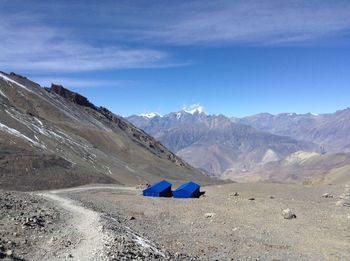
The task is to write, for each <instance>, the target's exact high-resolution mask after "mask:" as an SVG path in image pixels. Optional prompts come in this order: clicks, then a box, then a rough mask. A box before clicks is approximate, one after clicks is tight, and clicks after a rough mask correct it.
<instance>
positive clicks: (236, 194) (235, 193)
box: [230, 192, 239, 197]
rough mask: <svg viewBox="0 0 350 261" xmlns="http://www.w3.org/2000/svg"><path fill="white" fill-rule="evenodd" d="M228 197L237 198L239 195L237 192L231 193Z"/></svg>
mask: <svg viewBox="0 0 350 261" xmlns="http://www.w3.org/2000/svg"><path fill="white" fill-rule="evenodd" d="M230 196H232V197H238V196H239V194H238V192H233V193H231V194H230Z"/></svg>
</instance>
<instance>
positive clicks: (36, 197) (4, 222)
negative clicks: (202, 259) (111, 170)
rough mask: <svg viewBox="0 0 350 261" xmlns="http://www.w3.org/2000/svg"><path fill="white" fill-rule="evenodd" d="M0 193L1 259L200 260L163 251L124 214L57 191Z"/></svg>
mask: <svg viewBox="0 0 350 261" xmlns="http://www.w3.org/2000/svg"><path fill="white" fill-rule="evenodd" d="M83 190H84V189H83ZM0 196H1V197H0V209H1V215H0V228H1V230H0V259H5V260H197V258H196V257H193V256H189V255H186V254H178V253H175V254H173V253H171V252H169V251H167V250H165V249H162V250H160V248H159V247H158V246H157V245H156V244H154V243H152V242H150V241H149V240H148V239H146V238H144V237H142V236H141V235H139V234H137V233H136V232H134V231H133V230H132V229H131V228H129V227H127V226H125V220H126V219H125V218H124V217H123V216H117V215H110V214H108V213H101V212H97V211H93V210H90V209H88V208H85V207H84V206H81V205H80V204H79V203H77V202H75V201H73V200H70V199H69V198H66V197H63V196H61V195H60V193H59V192H58V191H52V192H40V193H36V194H34V193H24V192H5V191H0ZM128 219H132V217H129V218H128Z"/></svg>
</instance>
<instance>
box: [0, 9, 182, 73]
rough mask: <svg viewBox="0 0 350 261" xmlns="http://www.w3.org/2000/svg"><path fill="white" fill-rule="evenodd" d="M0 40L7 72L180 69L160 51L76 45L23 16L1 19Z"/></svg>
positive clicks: (64, 35)
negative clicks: (173, 67)
mask: <svg viewBox="0 0 350 261" xmlns="http://www.w3.org/2000/svg"><path fill="white" fill-rule="evenodd" d="M0 39H2V40H1V41H0V50H1V51H0V65H1V67H2V68H9V69H10V70H26V71H43V72H82V71H94V70H111V69H129V68H154V67H167V66H181V65H182V64H181V63H171V62H169V54H168V53H166V52H163V51H158V50H154V49H149V48H125V47H120V46H118V45H117V44H109V45H102V46H98V45H93V44H89V43H87V42H83V41H78V40H75V39H74V37H73V36H72V32H70V31H68V30H64V29H57V28H55V27H52V26H47V25H45V24H42V23H40V22H38V21H36V20H35V19H31V18H30V17H29V16H26V15H23V14H18V15H15V16H1V18H0Z"/></svg>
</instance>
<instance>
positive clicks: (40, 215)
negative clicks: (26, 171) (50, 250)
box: [0, 191, 62, 260]
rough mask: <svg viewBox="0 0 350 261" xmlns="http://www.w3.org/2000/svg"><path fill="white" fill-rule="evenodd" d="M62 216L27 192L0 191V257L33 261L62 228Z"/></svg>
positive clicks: (42, 253)
mask: <svg viewBox="0 0 350 261" xmlns="http://www.w3.org/2000/svg"><path fill="white" fill-rule="evenodd" d="M61 218H62V213H61V212H60V211H59V210H58V209H57V208H55V207H54V206H53V205H52V204H50V202H47V201H45V200H43V199H42V198H40V197H37V196H35V195H33V194H29V193H21V192H5V191H0V258H8V259H13V260H34V259H35V258H36V257H40V256H45V254H46V251H47V247H46V246H47V245H48V242H50V240H51V239H52V238H53V237H54V236H55V235H56V234H58V233H60V229H61V226H62V223H61Z"/></svg>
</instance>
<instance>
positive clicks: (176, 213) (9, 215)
mask: <svg viewBox="0 0 350 261" xmlns="http://www.w3.org/2000/svg"><path fill="white" fill-rule="evenodd" d="M202 191H205V194H204V195H203V196H202V197H201V198H199V199H169V198H147V197H143V196H141V190H138V189H135V188H131V187H130V188H127V187H118V186H113V185H107V186H88V187H79V188H73V189H65V190H58V191H50V192H40V193H36V194H34V193H21V192H4V191H0V196H1V198H0V209H1V214H0V228H1V229H0V238H1V239H0V253H1V254H0V258H4V259H7V260H350V187H349V186H323V187H311V186H309V187H308V186H300V185H286V184H263V183H260V184H226V185H217V186H209V187H204V188H202Z"/></svg>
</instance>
